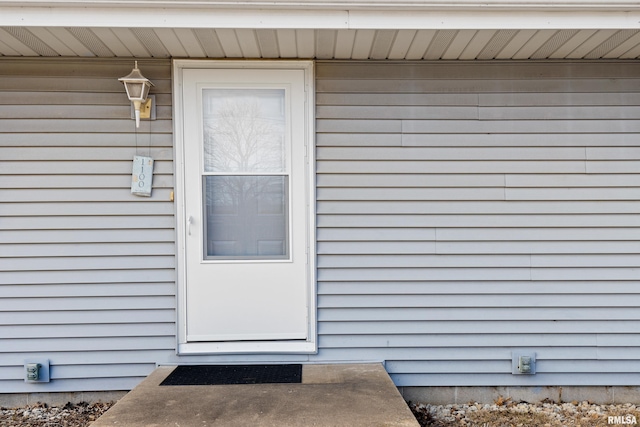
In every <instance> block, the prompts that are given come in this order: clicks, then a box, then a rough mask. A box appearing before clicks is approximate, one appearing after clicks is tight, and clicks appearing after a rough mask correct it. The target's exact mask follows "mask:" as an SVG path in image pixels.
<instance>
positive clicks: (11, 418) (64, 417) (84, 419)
mask: <svg viewBox="0 0 640 427" xmlns="http://www.w3.org/2000/svg"><path fill="white" fill-rule="evenodd" d="M112 405H113V402H109V403H102V402H98V403H77V404H73V403H67V404H66V405H64V406H49V405H46V404H44V403H38V404H35V405H29V406H22V407H19V408H0V427H19V426H29V427H36V426H37V427H85V426H88V425H90V424H91V423H92V422H93V421H95V420H96V419H98V417H99V416H100V415H102V414H103V413H104V412H106V411H107V409H109V408H110V407H111V406H112Z"/></svg>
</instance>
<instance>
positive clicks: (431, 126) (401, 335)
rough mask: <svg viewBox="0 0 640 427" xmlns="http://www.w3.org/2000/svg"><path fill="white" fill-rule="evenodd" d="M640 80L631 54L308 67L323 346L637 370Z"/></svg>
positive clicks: (484, 378) (567, 377) (612, 374)
mask: <svg viewBox="0 0 640 427" xmlns="http://www.w3.org/2000/svg"><path fill="white" fill-rule="evenodd" d="M639 88H640V66H639V65H638V64H634V63H604V62H593V63H584V62H583V63H552V62H536V63H532V62H528V63H527V62H522V63H513V62H511V63H466V64H465V63H460V62H457V63H442V62H441V63H353V62H352V63H347V62H342V63H335V62H334V63H330V62H323V63H319V64H318V67H317V90H318V93H317V103H318V108H317V118H318V120H317V131H318V135H317V159H318V160H317V171H318V176H317V186H318V188H317V199H318V201H317V211H318V289H319V296H318V304H319V319H320V324H319V332H320V337H319V343H320V352H321V353H320V354H321V355H323V358H329V359H343V358H347V359H382V360H386V361H387V363H386V367H387V369H388V370H389V372H390V373H391V374H392V377H393V379H394V381H395V382H396V384H397V385H399V386H453V385H461V386H471V385H482V386H487V385H634V384H637V383H638V381H639V380H640V374H638V373H637V369H636V367H635V364H636V363H635V359H637V358H638V357H640V346H639V345H640V341H639V339H638V337H637V334H636V332H637V331H638V330H639V329H640V317H639V316H638V308H637V307H638V305H640V290H639V289H638V283H640V269H638V265H639V264H640V219H639V216H638V214H639V213H640V204H639V203H640V202H639V200H640V149H639V148H638V147H639V146H640V142H639V141H640V140H639V135H638V132H640V120H638V118H639V117H640V110H639V105H640V93H638V92H639V91H640V89H639ZM518 350H530V351H533V352H536V353H537V357H538V366H537V371H538V373H537V374H536V375H535V376H514V375H512V374H511V373H510V372H511V352H512V351H518ZM585 373H586V374H588V375H585Z"/></svg>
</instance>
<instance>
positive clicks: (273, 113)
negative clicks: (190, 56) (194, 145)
mask: <svg viewBox="0 0 640 427" xmlns="http://www.w3.org/2000/svg"><path fill="white" fill-rule="evenodd" d="M203 100H204V101H203V107H204V170H205V172H231V173H233V172H270V173H278V172H285V171H286V169H287V166H286V161H287V158H286V149H285V138H286V136H285V124H286V123H285V108H284V105H285V102H284V89H251V90H249V89H205V90H204V91H203Z"/></svg>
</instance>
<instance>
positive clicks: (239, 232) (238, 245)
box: [205, 175, 288, 256]
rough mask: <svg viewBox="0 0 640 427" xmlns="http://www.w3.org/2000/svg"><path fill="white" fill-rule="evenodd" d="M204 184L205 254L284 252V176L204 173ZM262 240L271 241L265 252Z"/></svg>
mask: <svg viewBox="0 0 640 427" xmlns="http://www.w3.org/2000/svg"><path fill="white" fill-rule="evenodd" d="M205 185H206V215H207V242H208V249H207V255H208V256H220V255H222V256H236V255H244V256H253V255H260V254H261V255H267V254H268V255H285V254H286V250H287V249H286V246H287V245H286V240H287V238H286V236H287V224H288V220H287V213H288V208H287V194H288V190H287V181H286V178H285V177H284V176H277V175H275V176H273V175H271V176H264V175H262V176H255V175H254V176H239V175H235V176H234V175H231V176H222V175H217V176H207V177H206V184H205ZM265 241H268V242H272V243H271V246H269V249H268V252H267V250H266V249H265V248H264V247H262V248H261V247H260V242H265ZM273 242H280V244H277V245H275V246H274V245H273Z"/></svg>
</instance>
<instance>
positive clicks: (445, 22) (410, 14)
mask: <svg viewBox="0 0 640 427" xmlns="http://www.w3.org/2000/svg"><path fill="white" fill-rule="evenodd" d="M637 3H638V4H637V5H636V7H635V8H633V10H628V11H611V10H608V11H603V10H595V9H585V10H574V11H571V12H568V11H564V10H562V11H561V10H557V9H550V10H544V11H542V10H528V11H523V10H521V9H518V10H515V9H512V10H499V9H493V10H491V9H487V8H480V9H476V10H462V9H460V10H430V11H427V10H412V9H403V10H400V9H399V8H396V9H395V10H385V9H369V10H363V9H353V10H338V9H315V10H311V9H286V10H285V9H244V8H242V9H229V8H219V7H209V8H193V7H185V8H172V7H169V8H164V7H158V6H155V7H144V8H141V7H139V3H138V7H137V8H136V7H131V6H129V7H126V8H121V7H106V5H105V4H103V5H102V7H60V6H58V7H40V6H38V7H32V6H22V7H13V6H12V7H5V6H3V5H4V3H3V2H2V1H1V0H0V26H21V27H80V26H81V27H96V28H101V27H105V28H236V29H237V28H251V29H262V28H269V29H456V30H461V29H473V30H480V29H638V28H640V2H637ZM254 5H255V4H254ZM141 17H144V18H143V19H141Z"/></svg>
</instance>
